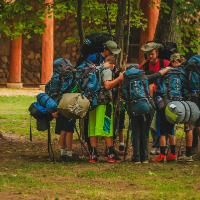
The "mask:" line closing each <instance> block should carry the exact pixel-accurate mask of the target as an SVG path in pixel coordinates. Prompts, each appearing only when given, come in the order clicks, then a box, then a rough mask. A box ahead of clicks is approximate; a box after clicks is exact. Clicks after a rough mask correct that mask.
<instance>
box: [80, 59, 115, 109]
mask: <svg viewBox="0 0 200 200" xmlns="http://www.w3.org/2000/svg"><path fill="white" fill-rule="evenodd" d="M104 69H105V68H104V67H103V66H100V67H96V66H95V65H94V64H93V63H91V62H88V61H84V62H83V63H82V64H81V65H79V66H78V67H77V69H76V70H77V72H76V80H77V83H78V85H79V88H80V90H81V92H82V95H84V96H85V97H86V98H87V99H88V100H89V101H90V109H93V108H95V107H96V106H97V105H99V103H105V104H106V103H108V102H110V100H111V99H110V98H109V97H108V96H107V95H105V96H104V94H103V93H102V88H103V85H102V78H101V74H102V72H103V70H104Z"/></svg>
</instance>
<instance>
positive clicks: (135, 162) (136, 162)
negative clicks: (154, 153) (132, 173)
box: [133, 161, 141, 165]
mask: <svg viewBox="0 0 200 200" xmlns="http://www.w3.org/2000/svg"><path fill="white" fill-rule="evenodd" d="M133 163H134V164H135V165H139V164H141V162H140V161H133Z"/></svg>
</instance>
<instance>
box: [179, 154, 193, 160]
mask: <svg viewBox="0 0 200 200" xmlns="http://www.w3.org/2000/svg"><path fill="white" fill-rule="evenodd" d="M178 161H180V162H193V161H194V160H193V157H192V156H186V155H183V156H180V157H179V158H178Z"/></svg>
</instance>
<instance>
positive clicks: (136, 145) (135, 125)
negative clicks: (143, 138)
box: [131, 116, 143, 162]
mask: <svg viewBox="0 0 200 200" xmlns="http://www.w3.org/2000/svg"><path fill="white" fill-rule="evenodd" d="M142 125H143V124H140V120H139V117H138V116H132V118H131V127H132V145H133V157H132V161H133V162H140V161H141V160H140V132H141V128H140V126H142Z"/></svg>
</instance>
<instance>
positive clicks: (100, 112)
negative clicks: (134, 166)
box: [88, 56, 123, 163]
mask: <svg viewBox="0 0 200 200" xmlns="http://www.w3.org/2000/svg"><path fill="white" fill-rule="evenodd" d="M114 66H115V58H114V57H113V56H108V57H107V58H106V59H105V62H104V64H103V70H102V71H101V73H100V76H101V84H102V88H101V89H100V92H99V100H98V101H99V105H98V106H97V107H96V108H95V109H94V110H92V111H90V113H89V126H88V131H89V138H90V145H91V151H90V158H89V162H90V163H96V162H97V158H98V155H97V139H98V137H104V138H105V142H106V146H107V162H109V163H114V162H116V159H115V152H114V146H113V145H114V144H113V106H112V93H111V89H112V88H113V87H115V86H117V85H118V84H119V83H120V82H121V81H122V80H123V75H122V74H120V75H119V77H118V78H116V79H113V78H112V69H113V68H114ZM97 68H98V67H97ZM100 94H103V97H106V98H105V99H106V101H105V99H104V98H101V96H100Z"/></svg>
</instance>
